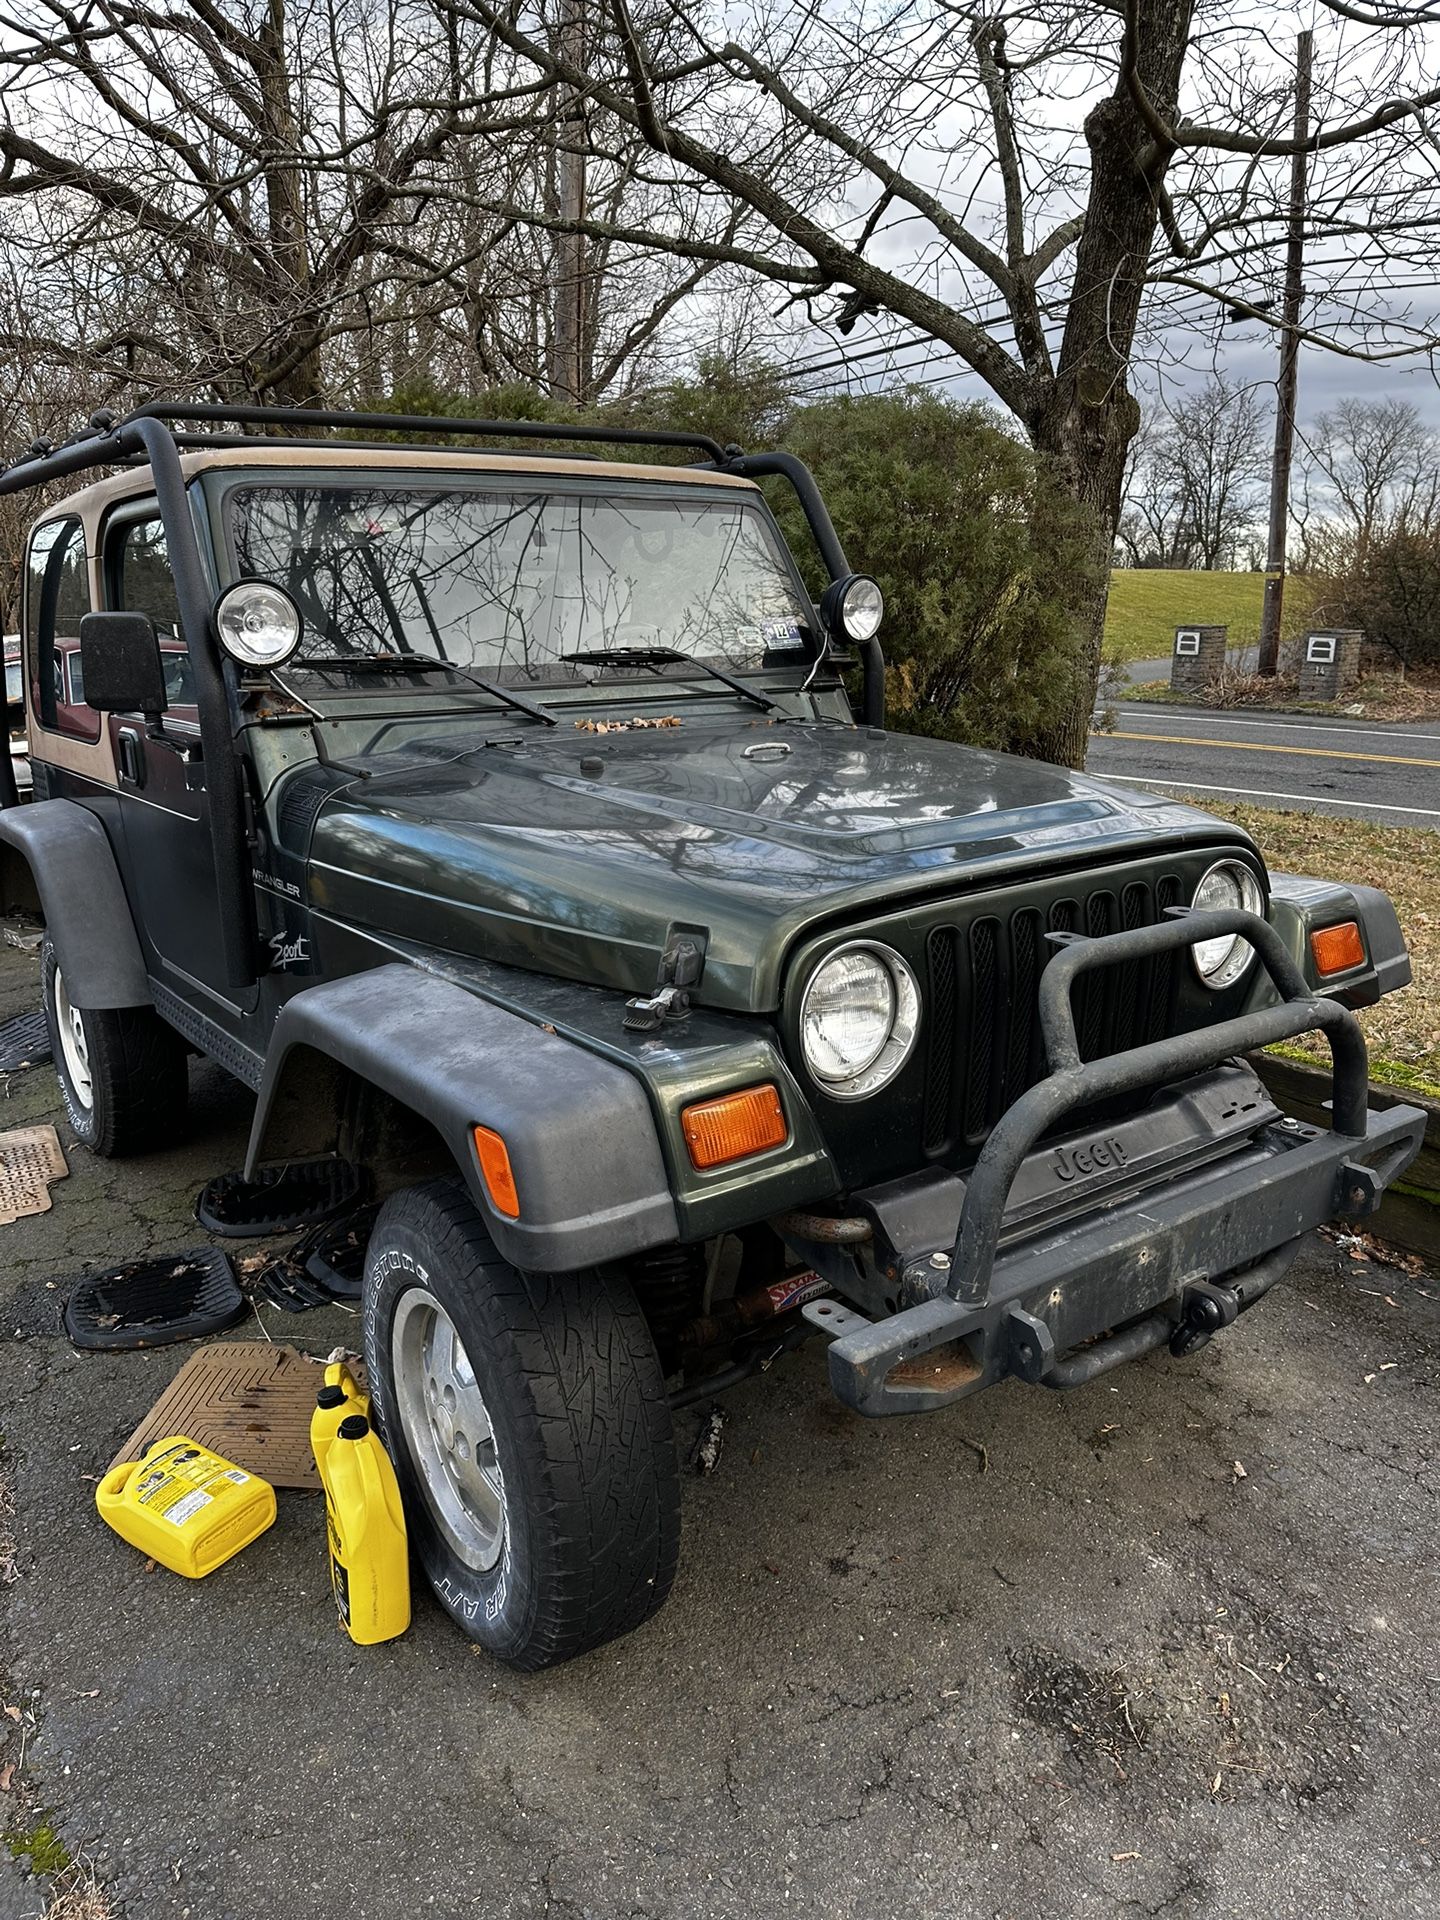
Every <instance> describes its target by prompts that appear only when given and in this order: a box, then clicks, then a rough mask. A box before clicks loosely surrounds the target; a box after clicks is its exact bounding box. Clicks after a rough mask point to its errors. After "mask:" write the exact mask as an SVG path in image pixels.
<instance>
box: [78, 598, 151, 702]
mask: <svg viewBox="0 0 1440 1920" xmlns="http://www.w3.org/2000/svg"><path fill="white" fill-rule="evenodd" d="M80 666H81V670H82V672H83V675H84V683H85V704H86V706H87V707H94V709H95V711H96V712H97V713H143V714H145V715H146V716H147V718H148V717H150V716H152V715H156V716H158V715H159V714H162V713H163V712H164V711H165V709H166V707H167V706H168V705H169V704H170V702H169V696H168V695H167V694H166V691H165V668H164V664H163V662H162V661H161V658H160V642H159V640H158V639H157V638H156V634H155V622H154V621H153V620H152V619H151V618H150V616H149V614H148V613H87V614H85V615H83V616H82V618H81V621H80Z"/></svg>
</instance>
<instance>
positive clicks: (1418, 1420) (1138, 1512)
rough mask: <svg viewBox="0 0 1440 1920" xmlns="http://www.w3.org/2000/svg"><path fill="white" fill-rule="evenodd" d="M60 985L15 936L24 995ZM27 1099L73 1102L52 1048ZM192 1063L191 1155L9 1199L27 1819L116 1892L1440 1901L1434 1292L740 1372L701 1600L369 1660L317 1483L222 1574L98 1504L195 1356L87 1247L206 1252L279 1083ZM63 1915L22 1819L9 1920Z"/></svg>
mask: <svg viewBox="0 0 1440 1920" xmlns="http://www.w3.org/2000/svg"><path fill="white" fill-rule="evenodd" d="M34 975H35V967H34V962H33V961H31V960H28V959H27V960H21V959H20V958H19V957H18V956H17V955H15V954H14V953H12V952H9V951H8V950H5V949H0V1019H3V1018H6V1017H8V1016H9V1015H10V1014H12V1013H14V1012H15V1011H18V1010H19V1009H21V1008H22V1007H24V1006H26V1005H28V1004H32V1003H33V1000H32V996H33V994H34V991H35V980H34ZM0 1094H3V1095H4V1098H5V1106H4V1115H5V1118H4V1124H5V1125H8V1126H13V1125H20V1124H27V1123H30V1122H33V1121H36V1120H40V1119H46V1120H55V1121H57V1122H58V1120H59V1116H58V1111H57V1108H56V1104H55V1100H54V1097H53V1082H52V1081H51V1080H50V1077H49V1075H48V1073H46V1072H45V1071H44V1070H37V1071H33V1072H30V1073H27V1074H24V1075H21V1076H18V1077H16V1078H15V1079H14V1080H12V1082H11V1083H10V1086H9V1088H8V1090H6V1089H4V1088H3V1086H0ZM194 1096H195V1098H194V1113H193V1118H192V1122H191V1125H190V1129H189V1138H188V1142H187V1144H186V1145H184V1146H183V1147H181V1148H178V1149H176V1150H175V1151H174V1152H170V1153H166V1154H161V1155H156V1156H153V1157H151V1158H149V1159H146V1160H143V1161H138V1162H134V1163H131V1164H129V1165H105V1164H101V1163H98V1162H96V1161H94V1160H93V1159H91V1158H89V1157H88V1156H87V1155H86V1154H85V1153H84V1152H83V1151H81V1150H80V1149H78V1148H76V1147H75V1146H74V1145H73V1143H71V1142H69V1141H68V1140H67V1141H66V1145H67V1151H68V1153H69V1160H70V1168H71V1172H70V1176H69V1178H68V1179H67V1180H65V1181H63V1182H61V1183H60V1184H59V1185H58V1186H57V1187H56V1188H55V1192H54V1208H53V1211H52V1212H51V1213H50V1214H48V1215H45V1216H43V1217H40V1218H36V1219H30V1220H25V1221H21V1222H18V1223H17V1224H15V1225H13V1226H10V1227H5V1228H0V1400H3V1418H0V1429H3V1442H0V1471H3V1473H5V1474H6V1475H8V1476H9V1477H10V1479H11V1480H12V1481H13V1482H14V1485H15V1488H16V1492H17V1495H18V1500H19V1519H18V1526H17V1529H16V1530H17V1531H18V1535H19V1551H18V1555H17V1560H18V1573H19V1577H18V1579H16V1580H15V1582H14V1583H13V1584H12V1585H10V1586H8V1587H5V1586H0V1617H3V1630H0V1700H3V1701H4V1702H7V1703H9V1704H11V1705H18V1706H21V1707H23V1709H24V1716H25V1720H26V1722H27V1730H28V1720H29V1718H30V1716H31V1715H32V1714H33V1717H34V1719H35V1721H36V1723H37V1727H36V1730H35V1731H34V1732H29V1733H28V1737H27V1739H26V1745H25V1756H24V1769H23V1771H22V1772H21V1773H20V1774H18V1775H17V1776H16V1778H15V1780H13V1781H12V1782H11V1783H10V1786H9V1790H8V1792H7V1791H6V1790H5V1789H4V1788H3V1786H0V1827H3V1828H4V1829H6V1830H7V1831H9V1832H11V1833H14V1834H22V1835H23V1834H25V1833H30V1832H33V1830H34V1828H35V1827H36V1826H38V1825H39V1824H40V1823H41V1821H42V1820H45V1819H48V1820H51V1821H53V1823H54V1825H55V1826H56V1827H57V1828H58V1830H59V1833H60V1835H61V1836H62V1838H63V1841H64V1843H65V1844H66V1845H67V1846H68V1847H69V1848H71V1849H76V1850H84V1852H86V1853H87V1854H89V1855H91V1856H92V1857H93V1859H94V1860H95V1863H96V1866H97V1868H98V1871H99V1873H100V1874H101V1876H102V1878H103V1880H104V1881H105V1883H106V1885H107V1887H108V1890H109V1901H110V1911H111V1912H112V1913H113V1914H114V1915H116V1916H122V1917H123V1920H290V1917H291V1916H292V1915H294V1914H296V1913H299V1912H303V1913H307V1914H309V1913H313V1914H316V1915H330V1914H334V1915H344V1916H345V1917H346V1920H412V1917H413V1920H422V1917H423V1916H430V1915H434V1916H437V1917H439V1916H445V1917H451V1920H461V1917H462V1916H463V1917H464V1920H540V1917H541V1916H551V1920H582V1916H590V1920H778V1917H779V1916H791V1915H794V1916H804V1917H805V1920H875V1916H877V1915H885V1916H888V1917H889V1920H922V1916H923V1917H924V1920H931V1917H932V1916H933V1920H1032V1917H1033V1916H1036V1915H1040V1914H1047V1915H1048V1914H1055V1915H1062V1914H1063V1915H1066V1916H1084V1915H1094V1916H1108V1915H1117V1916H1119V1915H1123V1916H1127V1920H1133V1917H1134V1916H1141V1915H1147V1914H1149V1915H1159V1916H1164V1920H1362V1917H1367V1920H1434V1917H1435V1916H1436V1914H1437V1913H1440V1865H1437V1862H1440V1664H1437V1658H1436V1651H1435V1650H1436V1647H1437V1645H1440V1584H1437V1582H1436V1579H1435V1548H1436V1506H1435V1482H1436V1464H1437V1453H1440V1392H1437V1391H1436V1388H1437V1385H1440V1368H1437V1355H1440V1280H1435V1279H1431V1280H1424V1281H1417V1280H1414V1279H1411V1278H1407V1277H1406V1276H1404V1275H1402V1274H1399V1273H1396V1272H1393V1271H1390V1270H1387V1269H1379V1268H1376V1267H1374V1266H1362V1265H1357V1264H1354V1263H1353V1262H1351V1261H1349V1260H1347V1259H1343V1258H1341V1257H1340V1256H1339V1255H1338V1254H1337V1253H1336V1252H1335V1250H1334V1249H1333V1248H1329V1247H1326V1246H1321V1247H1319V1248H1317V1250H1316V1251H1315V1252H1314V1253H1312V1254H1309V1255H1307V1256H1305V1257H1304V1258H1303V1260H1302V1262H1301V1264H1300V1265H1299V1266H1298V1267H1297V1268H1296V1270H1295V1273H1294V1276H1293V1278H1292V1279H1291V1281H1290V1282H1289V1283H1287V1285H1285V1286H1284V1287H1282V1288H1280V1289H1278V1290H1277V1292H1276V1294H1275V1295H1274V1296H1273V1297H1272V1299H1271V1301H1269V1302H1267V1303H1266V1305H1265V1306H1264V1307H1263V1308H1262V1309H1260V1310H1259V1311H1257V1312H1256V1313H1254V1314H1253V1315H1250V1316H1247V1318H1246V1319H1245V1321H1244V1322H1243V1323H1242V1324H1241V1325H1240V1326H1239V1327H1237V1328H1236V1329H1235V1330H1234V1331H1233V1332H1232V1333H1231V1334H1229V1335H1227V1336H1226V1337H1225V1338H1224V1339H1223V1340H1222V1341H1219V1342H1217V1343H1216V1344H1215V1345H1213V1346H1212V1347H1210V1348H1209V1349H1207V1350H1206V1351H1205V1352H1204V1353H1203V1354H1200V1355H1199V1356H1197V1357H1196V1358H1195V1359H1193V1360H1191V1361H1188V1362H1185V1363H1183V1364H1180V1363H1175V1362H1171V1361H1169V1360H1168V1359H1152V1360H1150V1361H1147V1362H1145V1363H1144V1364H1141V1365H1139V1366H1136V1367H1132V1368H1130V1369H1129V1370H1127V1371H1125V1372H1123V1373H1121V1374H1119V1375H1116V1376H1113V1377H1112V1379H1111V1380H1110V1381H1098V1382H1095V1383H1093V1384H1092V1385H1091V1386H1090V1387H1088V1388H1086V1389H1084V1390H1082V1391H1081V1392H1078V1393H1074V1394H1069V1395H1051V1394H1044V1393H1041V1392H1038V1391H1034V1390H1027V1389H1023V1388H1020V1387H1006V1388H1003V1389H1000V1390H998V1391H995V1392H993V1393H990V1394H987V1395H985V1396H984V1397H983V1398H982V1399H980V1400H978V1401H976V1402H974V1403H972V1404H971V1405H969V1406H968V1407H966V1408H965V1409H963V1410H956V1411H954V1412H952V1413H950V1414H946V1415H939V1416H935V1417H933V1418H931V1419H930V1420H928V1421H923V1422H865V1421H861V1420H858V1419H856V1418H854V1417H853V1416H851V1415H850V1414H848V1413H846V1412H845V1411H844V1410H843V1409H841V1408H840V1407H839V1406H838V1405H837V1404H836V1403H835V1402H834V1401H833V1400H832V1399H831V1398H830V1397H829V1396H828V1394H827V1392H826V1388H825V1384H824V1368H823V1358H822V1356H821V1355H820V1354H819V1353H818V1352H813V1351H811V1350H808V1349H807V1350H805V1351H803V1352H802V1353H801V1354H799V1355H797V1356H795V1357H794V1358H792V1359H791V1360H789V1361H787V1362H785V1363H784V1364H783V1366H782V1368H781V1369H779V1370H778V1371H777V1376H776V1377H775V1378H773V1379H772V1380H770V1381H768V1382H763V1383H762V1382H756V1383H752V1384H750V1385H748V1386H747V1387H745V1388H744V1389H742V1390H741V1391H739V1392H738V1393H736V1394H734V1395H732V1396H731V1398H730V1400H729V1402H728V1406H729V1412H730V1421H729V1427H728V1438H727V1443H726V1446H725V1451H724V1454H723V1456H722V1459H721V1463H720V1466H719V1469H718V1471H717V1472H716V1473H715V1474H714V1475H713V1476H712V1477H710V1478H707V1479H703V1480H702V1479H696V1478H694V1477H693V1476H691V1477H687V1480H686V1485H685V1508H684V1524H685V1543H684V1557H683V1564H682V1570H681V1578H680V1581H679V1584H678V1587H677V1590H676V1592H675V1595H674V1598H673V1599H672V1601H671V1604H670V1606H669V1607H668V1608H667V1609H666V1611H665V1612H664V1613H663V1614H662V1615H661V1616H660V1618H659V1619H657V1620H656V1621H654V1622H653V1623H652V1624H651V1625H650V1626H649V1627H647V1628H646V1629H645V1630H644V1631H643V1632H641V1633H639V1634H637V1635H634V1636H632V1637H631V1638H630V1639H629V1640H627V1641H625V1642H623V1643H621V1644H619V1645H617V1646H614V1647H611V1648H608V1649H605V1650H604V1651H602V1652H600V1653H598V1654H596V1655H594V1656H592V1657H590V1658H588V1659H585V1660H582V1661H578V1662H576V1663H575V1664H574V1665H572V1666H569V1667H565V1668H561V1669H559V1670H557V1671H556V1672H553V1673H550V1674H542V1675H536V1676H531V1677H523V1678H522V1677H520V1676H518V1675H514V1674H510V1673H508V1672H506V1671H504V1670H503V1669H501V1668H498V1667H496V1666H494V1665H492V1664H491V1663H490V1662H489V1661H487V1660H486V1659H485V1658H483V1657H482V1656H480V1655H478V1654H476V1653H474V1652H472V1651H471V1649H470V1647H469V1645H468V1643H467V1642H465V1641H464V1640H462V1639H461V1638H460V1637H459V1636H458V1635H457V1634H456V1633H455V1631H454V1630H453V1628H451V1627H450V1626H449V1625H448V1623H447V1622H445V1621H444V1620H442V1619H441V1618H440V1616H439V1614H438V1613H437V1612H436V1610H435V1609H434V1608H433V1607H432V1606H430V1605H429V1604H428V1602H427V1601H424V1600H422V1601H421V1602H420V1604H419V1605H418V1608H417V1617H416V1620H415V1624H414V1627H413V1628H412V1630H411V1631H410V1633H409V1634H407V1635H406V1636H405V1637H404V1638H403V1639H402V1640H399V1641H397V1642H395V1643H394V1644H393V1645H391V1646H388V1647H382V1648H374V1649H361V1648H356V1647H352V1646H351V1645H350V1644H349V1642H348V1641H347V1640H345V1639H344V1638H343V1637H342V1636H341V1634H340V1633H339V1631H338V1629H337V1627H336V1624H335V1620H334V1616H333V1612H332V1608H331V1602H330V1598H329V1593H328V1589H327V1584H326V1580H325V1573H324V1563H323V1552H322V1544H321V1526H320V1515H319V1510H318V1502H317V1501H316V1499H315V1498H314V1497H313V1496H304V1495H299V1494H288V1495H282V1496H281V1513H280V1519H279V1522H278V1524H277V1526H276V1527H275V1528H274V1529H273V1531H272V1532H271V1533H269V1534H267V1535H266V1536H265V1537H264V1538H263V1539H262V1540H260V1541H257V1542H256V1543H255V1544H254V1545H253V1546H252V1547H250V1548H248V1549H247V1550H246V1551H245V1553H244V1554H243V1555H241V1556H240V1558H239V1559H238V1560H236V1561H235V1562H234V1563H232V1564H231V1565H230V1566H228V1567H225V1568H223V1569H222V1570H221V1571H220V1572H218V1573H217V1574H215V1575H214V1576H212V1577H211V1578H210V1579H208V1580H206V1581H204V1582H201V1583H199V1584H196V1585H190V1584H187V1583H184V1582H181V1581H179V1580H177V1579H174V1578H172V1577H171V1576H169V1575H168V1574H165V1573H163V1572H149V1573H147V1572H146V1571H145V1567H144V1563H143V1562H142V1560H141V1559H140V1557H139V1556H138V1555H137V1554H135V1553H133V1552H132V1551H131V1550H130V1549H129V1548H128V1547H126V1546H124V1545H123V1544H122V1543H121V1542H120V1541H118V1540H116V1539H115V1538H113V1537H112V1536H111V1535H109V1534H108V1533H107V1532H106V1531H105V1530H104V1529H103V1528H102V1526H101V1524H100V1523H99V1521H98V1520H97V1519H96V1517H95V1515H94V1512H93V1509H92V1505H91V1502H92V1495H93V1485H92V1481H91V1480H90V1478H89V1477H88V1476H91V1475H93V1474H95V1473H96V1472H97V1471H98V1470H99V1469H100V1467H101V1466H102V1464H103V1463H104V1462H105V1461H106V1459H107V1458H108V1457H109V1454H110V1451H111V1449H112V1448H113V1447H114V1446H115V1445H116V1444H117V1443H118V1442H119V1440H120V1439H121V1438H122V1437H123V1435H124V1434H125V1433H126V1432H127V1431H128V1430H129V1428H130V1426H131V1425H132V1423H133V1422H134V1421H135V1420H136V1419H137V1418H138V1417H139V1416H140V1414H141V1413H142V1412H143V1411H144V1410H145V1409H146V1408H147V1407H148V1406H149V1404H150V1403H151V1401H152V1400H153V1399H154V1397H155V1396H156V1395H157V1394H158V1392H159V1391H160V1389H161V1388H162V1386H163V1385H164V1384H165V1383H166V1382H167V1381H168V1380H169V1378H170V1377H171V1375H172V1373H173V1372H174V1370H175V1368H176V1367H177V1365H178V1364H179V1361H180V1358H181V1355H180V1354H179V1353H178V1352H174V1351H157V1352H152V1353H149V1354H128V1355H115V1356H112V1357H104V1356H99V1355H88V1356H82V1355H79V1354H76V1353H74V1352H72V1351H71V1350H70V1348H69V1346H68V1345H67V1344H66V1342H65V1341H64V1340H63V1339H62V1338H61V1337H60V1336H59V1335H58V1333H57V1332H56V1326H57V1316H58V1310H59V1302H60V1300H61V1298H62V1297H63V1293H64V1276H67V1275H70V1274H73V1273H75V1272H76V1271H77V1270H88V1269H93V1268H94V1267H96V1266H98V1265H101V1264H109V1263H112V1262H114V1261H116V1260H120V1259H123V1258H125V1257H128V1256H130V1255H133V1254H137V1253H139V1252H141V1251H143V1250H146V1249H163V1250H175V1249H179V1248H181V1247H184V1246H186V1245H189V1244H192V1243H193V1241H194V1239H195V1237H196V1228H195V1225H194V1222H193V1219H192V1218H191V1216H190V1205H191V1200H192V1197H193V1195H194V1192H195V1190H196V1188H197V1187H198V1185H199V1184H200V1183H201V1181H202V1180H203V1179H204V1178H206V1177H207V1176H208V1175H209V1174H211V1173H213V1172H214V1171H216V1170H217V1169H219V1168H224V1167H229V1166H233V1165H234V1164H236V1162H237V1160H238V1158H239V1155H240V1151H241V1146H242V1142H243V1138H244V1133H245V1128H246V1124H247V1117H248V1104H249V1103H248V1101H247V1099H246V1097H245V1096H244V1095H243V1094H242V1093H241V1092H240V1091H239V1090H238V1089H237V1088H236V1087H235V1086H234V1085H233V1084H232V1083H229V1082H227V1081H225V1080H223V1079H222V1078H221V1077H220V1076H219V1075H218V1074H217V1073H216V1072H215V1071H214V1070H212V1069H199V1068H197V1069H196V1070H195V1074H194ZM61 1131H62V1137H64V1128H63V1124H62V1127H61ZM57 1277H59V1278H60V1280H61V1284H60V1285H59V1286H58V1287H52V1285H51V1282H52V1281H54V1280H55V1279H56V1278H57ZM267 1318H268V1319H269V1325H270V1329H271V1331H272V1332H273V1333H274V1334H276V1335H277V1336H279V1337H282V1338H284V1337H289V1338H292V1339H294V1340H295V1341H297V1342H298V1343H300V1344H302V1345H303V1346H304V1347H306V1348H307V1349H309V1350H310V1351H312V1352H324V1351H325V1350H326V1349H327V1348H328V1347H329V1346H330V1345H331V1344H332V1343H333V1342H335V1341H336V1340H337V1339H338V1340H345V1339H347V1337H348V1338H349V1339H351V1340H353V1337H354V1322H353V1320H351V1319H347V1318H346V1317H345V1316H343V1315H342V1314H340V1313H339V1312H338V1311H335V1310H325V1311H323V1312H321V1313H317V1314H311V1315H303V1316H298V1317H288V1316H287V1317H282V1316H268V1315H267ZM246 1331H247V1329H246V1328H244V1327H242V1328H239V1329H237V1332H238V1333H239V1334H241V1335H243V1334H245V1333H246ZM248 1331H250V1332H251V1333H252V1334H253V1333H254V1329H253V1328H251V1329H249V1330H248ZM698 1417H699V1416H698V1415H695V1414H687V1415H684V1416H682V1419H681V1426H682V1439H683V1440H684V1441H685V1442H686V1443H687V1444H688V1443H689V1442H690V1441H691V1440H692V1439H693V1436H694V1433H695V1431H696V1428H697V1425H698ZM1237 1463H1239V1465H1238V1466H1237ZM1241 1469H1243V1477H1242V1473H1241ZM20 1736H21V1728H20V1727H19V1726H18V1725H17V1724H16V1723H15V1722H14V1721H13V1720H11V1719H10V1718H8V1717H6V1716H3V1715H0V1781H3V1779H4V1777H5V1776H4V1769H5V1767H6V1766H7V1764H9V1763H11V1762H13V1761H15V1760H16V1759H17V1758H18V1755H19V1747H20ZM42 1904H43V1902H42V1897H41V1890H40V1889H39V1888H38V1887H37V1886H36V1885H35V1884H34V1883H32V1882H27V1881H25V1880H24V1879H23V1878H22V1877H21V1876H20V1874H19V1872H18V1870H17V1869H16V1868H14V1867H12V1865H11V1864H10V1862H9V1859H8V1857H7V1855H6V1853H5V1851H4V1850H3V1849H0V1916H3V1920H19V1917H20V1916H27V1917H28V1916H32V1915H35V1914H37V1913H38V1912H39V1911H40V1908H41V1906H42Z"/></svg>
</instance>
